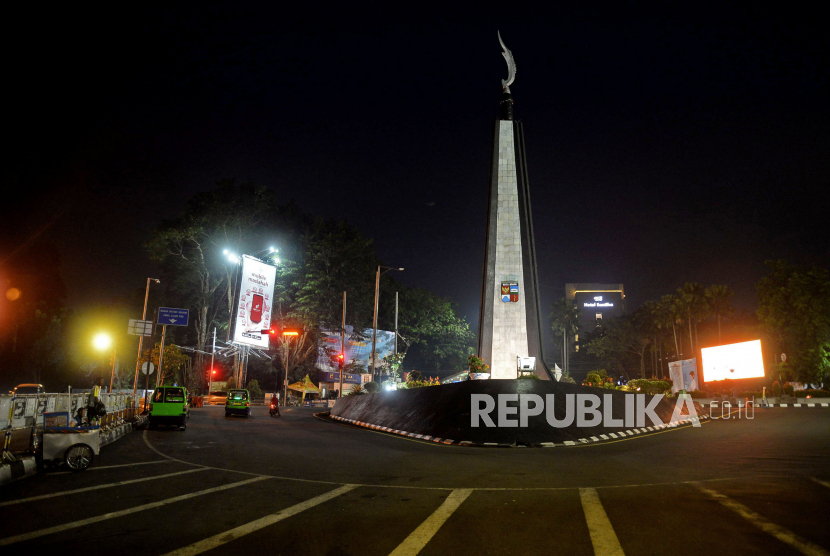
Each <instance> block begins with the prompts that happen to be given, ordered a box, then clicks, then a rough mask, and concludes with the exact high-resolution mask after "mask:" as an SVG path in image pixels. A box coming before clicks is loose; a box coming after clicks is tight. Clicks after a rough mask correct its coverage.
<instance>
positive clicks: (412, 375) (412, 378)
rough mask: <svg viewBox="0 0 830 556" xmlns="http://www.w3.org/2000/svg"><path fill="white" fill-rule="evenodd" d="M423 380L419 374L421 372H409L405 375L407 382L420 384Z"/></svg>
mask: <svg viewBox="0 0 830 556" xmlns="http://www.w3.org/2000/svg"><path fill="white" fill-rule="evenodd" d="M422 380H424V375H423V374H421V371H409V374H408V375H406V381H407V382H421V381H422Z"/></svg>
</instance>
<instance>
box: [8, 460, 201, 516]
mask: <svg viewBox="0 0 830 556" xmlns="http://www.w3.org/2000/svg"><path fill="white" fill-rule="evenodd" d="M199 471H207V469H203V468H198V469H188V470H186V471H179V472H177V473H167V474H165V475H153V476H152V477H142V478H140V479H130V480H129V481H118V482H117V483H107V484H105V485H95V486H91V487H85V488H76V489H74V490H62V491H60V492H52V493H50V494H41V495H40V496H32V497H30V498H20V499H18V500H9V501H8V502H0V508H2V507H3V506H12V505H14V504H23V503H24V502H34V501H35V500H46V499H48V498H55V497H57V496H67V495H69V494H78V493H79V492H89V491H90V490H98V489H102V488H112V487H117V486H123V485H131V484H134V483H143V482H145V481H155V480H156V479H166V478H167V477H176V476H178V475H187V474H188V473H198V472H199Z"/></svg>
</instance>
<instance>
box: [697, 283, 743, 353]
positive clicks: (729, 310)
mask: <svg viewBox="0 0 830 556" xmlns="http://www.w3.org/2000/svg"><path fill="white" fill-rule="evenodd" d="M734 295H735V292H733V291H732V290H731V289H729V286H715V285H713V286H709V287H708V288H706V291H705V292H704V296H705V297H706V301H707V303H708V305H709V309H710V310H711V312H712V314H713V315H715V317H716V318H717V319H718V342H720V341H721V330H720V322H721V318H722V317H727V316H729V315H731V314H733V313H734V312H735V308H734V307H732V301H731V299H732V297H733V296H734Z"/></svg>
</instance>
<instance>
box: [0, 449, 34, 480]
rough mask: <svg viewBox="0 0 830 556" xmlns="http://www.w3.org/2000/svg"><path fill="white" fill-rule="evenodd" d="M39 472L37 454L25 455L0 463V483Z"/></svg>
mask: <svg viewBox="0 0 830 556" xmlns="http://www.w3.org/2000/svg"><path fill="white" fill-rule="evenodd" d="M35 473H37V463H36V462H35V456H24V457H22V458H20V459H18V460H17V461H11V462H9V463H4V464H2V465H0V485H5V484H6V483H10V482H12V481H14V480H16V479H20V478H22V477H28V476H29V475H34V474H35Z"/></svg>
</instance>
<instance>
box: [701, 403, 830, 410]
mask: <svg viewBox="0 0 830 556" xmlns="http://www.w3.org/2000/svg"><path fill="white" fill-rule="evenodd" d="M700 405H702V406H703V407H708V408H710V409H712V408H720V407H727V408H738V407H744V406H743V405H726V406H725V405H722V404H712V403H710V404H708V405H707V404H700ZM753 407H755V408H758V409H769V408H771V407H830V403H771V404H767V405H761V404H753Z"/></svg>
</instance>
